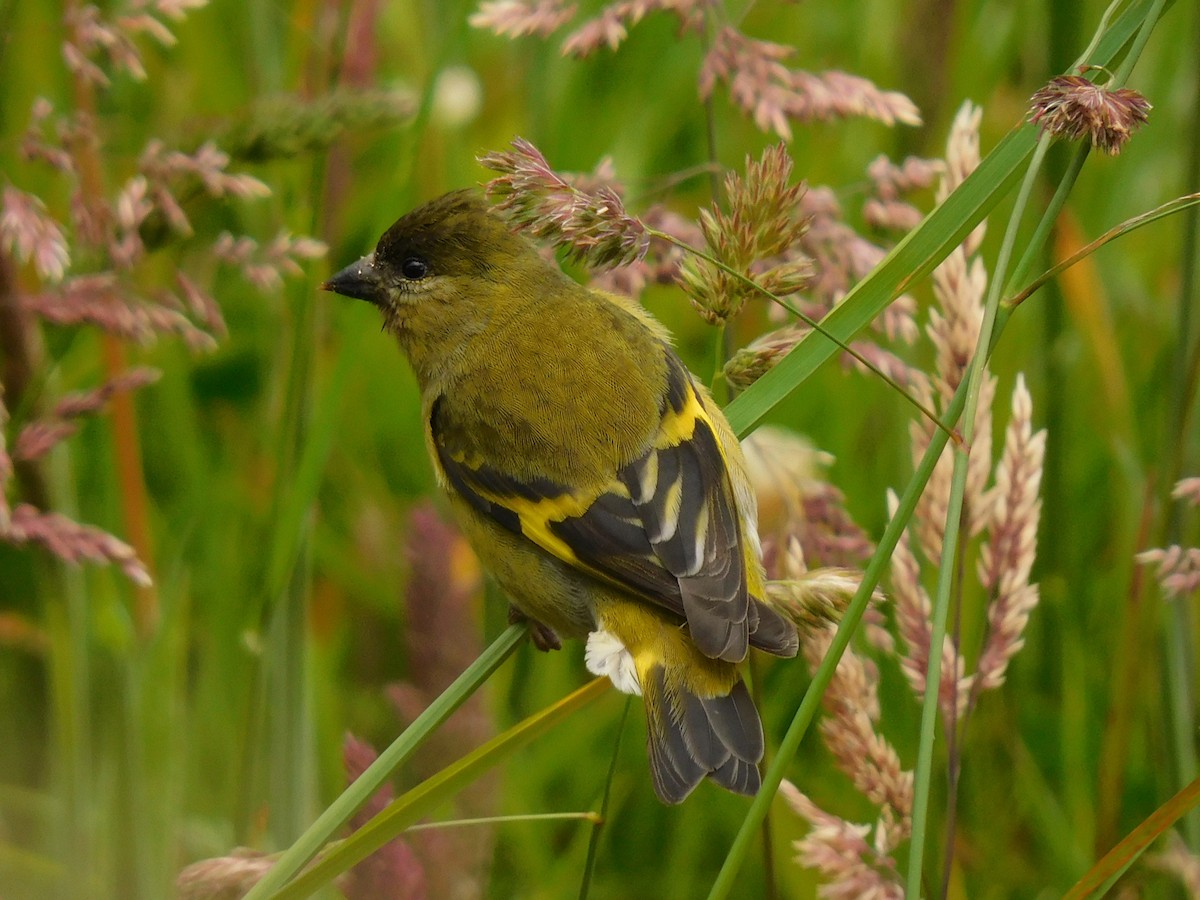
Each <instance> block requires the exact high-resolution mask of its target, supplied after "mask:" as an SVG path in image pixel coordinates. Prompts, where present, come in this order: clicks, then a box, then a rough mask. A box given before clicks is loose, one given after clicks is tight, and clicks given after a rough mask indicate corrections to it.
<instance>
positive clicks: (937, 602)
mask: <svg viewBox="0 0 1200 900" xmlns="http://www.w3.org/2000/svg"><path fill="white" fill-rule="evenodd" d="M1051 141H1052V138H1050V137H1049V136H1048V135H1047V136H1044V137H1043V138H1042V139H1041V140H1040V141H1038V145H1037V147H1036V148H1035V149H1034V151H1033V158H1032V159H1031V160H1030V161H1029V168H1028V169H1026V171H1025V178H1024V180H1023V181H1022V183H1021V189H1020V191H1019V192H1018V193H1017V200H1016V204H1015V206H1014V207H1013V211H1012V214H1011V215H1010V216H1009V220H1008V228H1007V229H1006V230H1005V234H1004V240H1003V242H1002V243H1001V245H1000V252H999V254H998V256H997V259H996V267H995V271H994V273H993V274H992V279H991V282H990V283H989V285H988V293H987V298H986V300H985V302H984V313H983V324H982V325H981V326H980V329H979V341H978V344H977V345H976V348H975V354H974V356H973V357H972V359H971V366H970V368H969V370H968V373H967V379H966V385H967V396H966V406H965V409H964V412H963V420H962V431H963V437H964V442H965V443H966V447H967V448H969V447H970V443H971V439H972V438H973V436H974V433H975V413H976V410H977V409H978V406H979V391H980V388H981V387H982V385H983V378H984V372H985V366H986V364H987V359H988V355H989V349H990V348H991V346H992V332H993V331H994V330H995V327H996V317H997V313H998V311H999V308H1000V297H1001V294H1002V293H1003V291H1002V286H1003V284H1004V281H1005V278H1006V277H1007V274H1008V267H1009V264H1010V262H1011V260H1012V255H1013V250H1014V248H1015V246H1016V242H1017V230H1018V228H1019V226H1020V224H1021V218H1022V217H1023V216H1024V214H1025V208H1026V206H1027V205H1028V203H1029V197H1030V195H1031V194H1032V193H1033V188H1034V184H1035V182H1036V180H1037V173H1038V170H1039V169H1041V166H1042V161H1043V160H1044V159H1045V158H1046V152H1047V151H1048V150H1049V149H1050V144H1051ZM967 454H968V449H965V448H957V449H956V450H955V454H954V475H953V480H952V482H951V485H950V498H949V501H948V507H947V513H946V533H945V536H944V538H943V539H942V559H941V566H940V570H939V572H938V583H937V593H936V596H935V598H934V601H933V612H932V621H931V623H930V635H929V665H928V668H927V670H926V673H925V699H924V702H923V704H922V707H921V737H920V744H919V747H918V750H917V767H916V773H915V775H914V782H913V819H912V841H911V843H910V844H909V853H908V883H907V888H906V893H905V896H907V897H909V898H913V900H918V898H920V896H921V874H922V863H923V860H924V853H925V832H926V828H927V825H928V821H929V789H930V783H931V779H932V772H933V741H934V732H935V730H936V726H937V712H938V696H939V688H940V686H941V683H942V678H941V674H942V644H943V643H944V642H945V639H946V617H947V613H948V612H949V609H950V587H951V581H952V579H953V575H954V559H955V555H956V554H957V552H958V531H959V525H960V520H961V517H962V510H963V497H964V494H965V492H966V486H967ZM954 714H956V711H955V713H954Z"/></svg>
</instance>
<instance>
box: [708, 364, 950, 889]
mask: <svg viewBox="0 0 1200 900" xmlns="http://www.w3.org/2000/svg"><path fill="white" fill-rule="evenodd" d="M966 394H967V392H966V383H965V382H964V383H963V384H961V385H959V389H958V391H957V392H955V394H954V397H953V398H952V399H951V401H950V404H949V406H947V408H946V415H945V417H944V419H943V422H956V421H958V418H959V416H960V414H961V413H962V410H963V406H964V405H965V403H966ZM948 441H949V431H948V430H947V429H937V430H935V431H934V432H933V434H932V436H931V437H930V440H929V446H928V447H927V448H926V450H925V455H924V456H922V457H921V462H920V464H919V465H918V466H917V470H916V471H915V472H914V473H913V476H912V478H911V479H909V482H908V485H907V486H906V487H905V489H904V493H903V495H902V496H901V497H900V501H899V504H898V506H897V508H896V513H895V514H894V515H893V516H892V518H891V520H890V521H889V522H888V524H887V527H886V528H885V529H884V532H883V536H882V537H881V538H880V539H879V544H878V546H877V547H876V550H875V554H874V555H873V556H872V557H871V560H870V562H868V563H867V568H866V571H865V572H864V573H863V578H862V583H861V584H860V585H859V587H858V591H857V592H856V593H855V595H854V598H853V599H852V600H851V601H850V604H849V606H847V607H846V612H845V614H844V615H843V616H842V622H841V625H840V626H839V627H838V630H837V633H836V634H835V635H834V637H833V641H832V642H831V643H830V645H829V650H828V652H826V654H825V658H824V659H822V660H821V664H820V665H819V666H817V670H816V672H814V673H813V678H812V682H811V683H810V684H809V686H808V690H807V691H805V693H804V698H803V699H802V700H801V701H800V707H799V709H797V710H796V714H795V716H793V717H792V723H791V725H789V726H788V730H787V733H786V734H785V735H784V737H783V741H782V742H780V744H779V752H778V754H777V755H776V757H775V760H774V761H773V762H772V763H771V764H770V766H768V767H767V772H766V774H765V775H764V776H763V784H762V788H761V789H760V790H759V792H758V794H757V795H756V796H755V798H754V801H753V802H752V803H751V804H750V810H749V812H747V813H746V818H745V819H744V820H743V821H742V827H741V828H740V829H739V830H738V833H737V836H736V837H735V838H734V841H733V844H732V845H731V846H730V848H729V853H728V854H726V856H725V862H724V864H723V865H722V866H721V871H720V872H719V873H718V874H717V878H716V880H715V881H714V882H713V886H712V889H711V890H710V891H709V894H708V896H709V900H720V898H723V897H728V896H729V894H730V892H731V891H732V890H733V887H734V879H735V878H736V877H737V873H738V869H739V868H740V866H741V863H742V860H743V859H744V858H745V856H746V853H747V850H748V849H749V843H750V841H751V840H753V837H754V834H755V832H756V831H757V830H758V826H759V825H760V824H761V822H762V821H763V818H764V817H765V816H766V814H767V810H768V809H769V808H770V805H771V801H772V800H773V799H774V797H775V792H776V791H777V790H779V785H780V782H782V781H783V775H784V772H785V771H786V770H787V767H788V766H789V765H790V764H791V761H792V758H793V757H795V755H796V751H797V750H799V749H800V741H801V740H803V739H804V735H805V733H806V732H807V731H808V726H809V724H810V723H811V722H812V719H813V716H814V715H815V714H816V711H817V706H818V705H819V704H820V702H821V696H822V695H823V694H824V693H825V689H826V688H827V687H828V686H829V682H830V681H831V680H832V679H833V675H834V672H835V671H836V670H837V664H838V661H839V660H840V659H841V658H842V653H843V652H844V651H845V649H846V647H847V646H848V645H849V644H850V640H851V638H852V637H853V636H854V630H855V629H856V628H857V627H858V623H859V621H860V620H861V619H862V616H863V613H864V612H865V611H866V609H867V605H868V604H869V603H870V601H871V595H872V593H874V591H875V588H876V586H877V585H878V584H879V580H880V578H882V576H883V570H884V569H885V568H886V567H887V564H888V562H889V561H890V560H891V557H892V551H893V550H895V549H896V544H897V543H898V542H899V541H900V535H901V534H903V532H904V529H905V527H906V526H907V525H908V522H909V520H910V519H911V518H912V514H913V510H914V509H916V506H917V500H919V499H920V497H921V494H922V493H923V492H924V490H925V485H926V484H928V482H929V477H930V476H931V475H932V474H933V470H934V468H935V467H936V466H937V461H938V459H939V458H940V457H941V455H942V450H943V449H945V447H946V443H947V442H948Z"/></svg>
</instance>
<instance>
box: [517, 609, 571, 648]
mask: <svg viewBox="0 0 1200 900" xmlns="http://www.w3.org/2000/svg"><path fill="white" fill-rule="evenodd" d="M522 622H528V623H529V638H530V640H532V641H533V646H535V647H537V648H538V649H539V650H541V651H542V652H543V653H549V652H550V651H551V650H561V649H562V639H561V638H559V636H558V633H557V632H556V631H555V630H554V629H553V628H551V627H550V626H549V625H543V624H542V623H541V622H539V621H538V620H537V619H531V618H530V617H529V616H527V615H525V613H523V612H521V611H520V610H519V609H517V608H516V607H515V606H509V607H508V624H510V625H520V624H521V623H522Z"/></svg>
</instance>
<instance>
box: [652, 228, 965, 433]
mask: <svg viewBox="0 0 1200 900" xmlns="http://www.w3.org/2000/svg"><path fill="white" fill-rule="evenodd" d="M646 232H647V233H648V234H650V235H652V236H653V237H656V238H659V239H660V240H663V241H666V242H667V243H669V244H674V245H675V246H676V247H678V248H679V249H680V250H683V251H684V252H685V253H690V254H692V255H693V256H695V257H696V258H697V259H702V260H704V261H705V262H706V263H708V264H709V265H711V266H715V267H716V268H718V269H720V270H721V271H722V272H724V273H725V274H726V275H729V276H730V277H731V278H736V279H737V280H738V281H740V282H742V284H744V285H746V286H747V287H749V288H751V289H753V290H755V291H757V292H758V293H760V294H762V295H763V296H764V297H766V298H767V299H768V300H771V301H772V302H774V303H777V304H779V306H780V307H782V308H783V309H786V310H787V311H788V312H790V313H791V314H792V315H794V316H795V317H796V318H798V319H799V320H800V321H801V322H803V323H804V324H805V325H807V326H808V327H809V328H811V329H812V330H813V331H814V332H816V333H817V334H820V335H821V336H822V337H824V338H827V339H828V340H830V341H831V342H833V343H834V344H835V345H837V347H838V348H839V349H840V350H842V352H844V353H847V354H849V355H850V356H851V357H852V358H853V359H854V360H855V362H857V363H859V364H860V365H862V366H863V367H865V368H866V369H867V370H868V371H870V372H872V373H873V374H874V375H876V376H877V377H879V378H880V379H882V380H883V381H884V382H885V383H886V384H888V385H890V386H891V388H892V389H893V390H895V391H896V393H898V394H899V395H900V396H901V397H903V398H904V399H905V400H906V401H908V403H909V405H911V406H912V407H914V408H915V409H916V410H917V411H918V412H919V413H921V415H923V416H924V417H925V418H927V419H928V420H929V421H930V422H932V423H933V424H934V425H935V426H937V427H939V428H941V427H943V426H942V424H941V420H940V419H938V416H937V413H935V412H934V411H933V410H932V409H930V408H929V407H928V406H926V405H925V404H924V403H922V402H921V401H920V400H918V399H917V398H916V397H915V396H913V395H912V394H910V393H909V392H908V391H906V390H905V389H904V388H903V387H901V386H900V385H899V384H898V383H897V382H896V381H895V379H893V378H892V377H891V376H890V375H888V374H887V373H886V372H883V371H881V370H880V369H879V367H878V366H876V365H875V364H874V363H872V362H871V361H870V360H868V359H867V358H866V357H864V356H863V355H862V354H861V353H859V352H858V351H857V350H855V349H854V348H853V347H851V346H850V345H849V344H848V343H847V342H845V341H843V340H842V339H841V338H839V337H838V336H837V335H835V334H833V333H832V332H830V331H829V330H827V329H826V328H825V326H824V325H823V324H822V323H820V322H818V321H817V320H816V319H814V318H813V317H812V316H810V315H808V314H806V313H804V312H803V311H801V310H799V309H797V308H796V307H795V306H794V305H793V304H791V303H789V302H788V301H787V300H785V299H784V298H782V297H780V296H779V295H778V294H775V293H773V292H771V291H769V290H767V289H766V288H765V287H763V286H762V285H761V284H759V283H758V282H756V281H755V280H754V279H753V278H750V277H749V276H747V275H746V274H745V273H743V272H739V271H738V270H737V269H735V268H733V267H732V266H730V265H727V264H726V263H723V262H721V260H719V259H717V258H716V257H715V256H713V255H712V254H711V253H706V252H705V251H703V250H700V249H699V248H697V247H693V246H692V245H691V244H689V243H687V242H686V241H681V240H680V239H679V238H677V237H675V236H673V235H670V234H667V233H666V232H665V231H658V230H657V229H654V228H647V229H646ZM721 328H722V332H721V339H720V340H719V341H718V343H717V355H718V357H720V356H721V355H722V354H724V353H725V336H726V335H727V333H728V332H727V331H725V330H724V329H725V326H724V325H723V324H722V326H721ZM722 369H723V364H720V365H718V367H717V372H718V374H719V373H720V372H721V371H722ZM716 381H717V376H716V375H714V376H713V383H714V385H715V384H716ZM950 437H951V438H953V439H954V440H955V442H957V441H958V440H959V439H958V436H957V435H956V434H955V433H954V432H951V433H950Z"/></svg>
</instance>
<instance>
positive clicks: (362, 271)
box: [321, 255, 379, 303]
mask: <svg viewBox="0 0 1200 900" xmlns="http://www.w3.org/2000/svg"><path fill="white" fill-rule="evenodd" d="M321 290H323V291H332V292H333V293H335V294H341V295H342V296H343V297H353V298H354V299H355V300H366V301H367V302H368V303H378V302H379V277H378V274H377V273H376V270H375V257H374V256H373V255H372V256H364V257H363V258H362V259H360V260H359V261H358V262H355V263H351V264H350V265H348V266H346V268H344V269H342V271H340V272H338V273H337V274H336V275H334V276H333V277H332V278H330V279H329V280H328V281H326V282H325V283H324V284H323V285H321Z"/></svg>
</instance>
